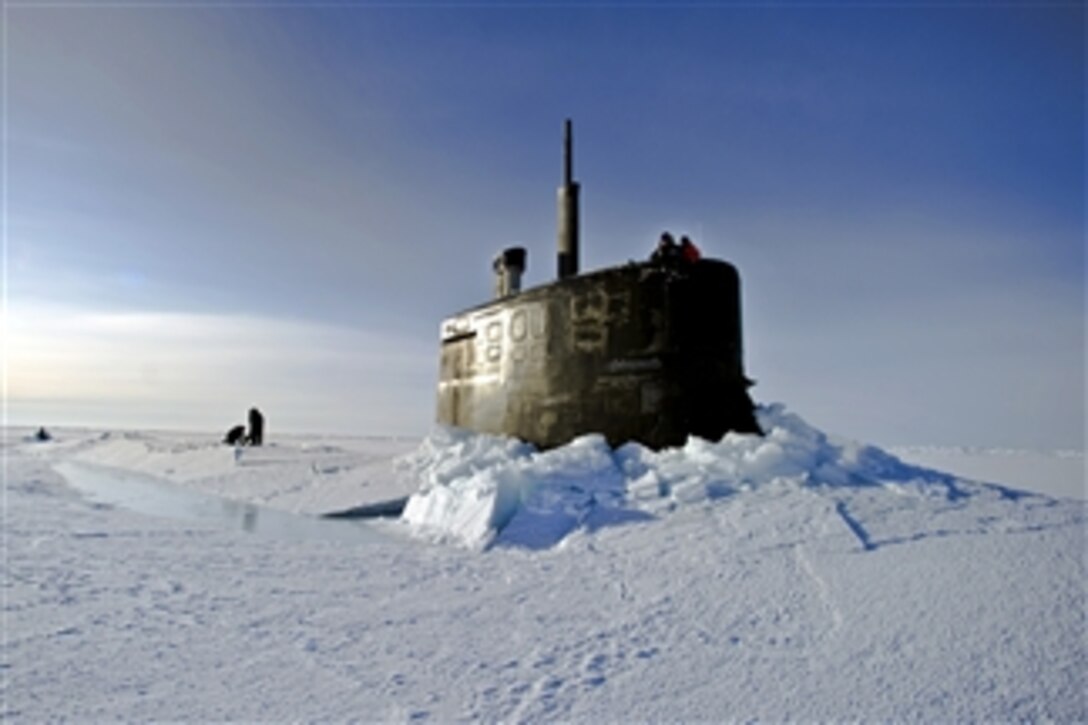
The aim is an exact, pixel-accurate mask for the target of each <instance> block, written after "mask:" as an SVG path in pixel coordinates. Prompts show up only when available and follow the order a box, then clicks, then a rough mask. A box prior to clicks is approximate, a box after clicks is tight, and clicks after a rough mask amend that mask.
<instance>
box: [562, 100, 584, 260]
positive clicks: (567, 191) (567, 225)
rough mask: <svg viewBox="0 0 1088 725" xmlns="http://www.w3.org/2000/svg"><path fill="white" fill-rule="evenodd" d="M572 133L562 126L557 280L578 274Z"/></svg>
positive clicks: (576, 210) (576, 193) (567, 126)
mask: <svg viewBox="0 0 1088 725" xmlns="http://www.w3.org/2000/svg"><path fill="white" fill-rule="evenodd" d="M573 149H574V133H573V131H572V130H571V121H570V119H569V118H568V119H567V120H566V122H565V123H564V124H563V185H562V186H560V187H559V193H558V202H559V279H564V278H566V277H573V276H575V275H576V274H578V191H579V186H578V182H577V181H575V180H574V150H573Z"/></svg>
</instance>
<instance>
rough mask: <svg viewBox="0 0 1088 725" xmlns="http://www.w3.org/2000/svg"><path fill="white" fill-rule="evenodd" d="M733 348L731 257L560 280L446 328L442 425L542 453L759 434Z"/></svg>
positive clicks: (736, 329) (737, 324) (736, 331)
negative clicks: (593, 442) (593, 441)
mask: <svg viewBox="0 0 1088 725" xmlns="http://www.w3.org/2000/svg"><path fill="white" fill-rule="evenodd" d="M741 339H742V338H741V309H740V278H739V276H738V274H737V271H736V269H735V268H734V267H733V266H732V265H731V264H728V263H727V262H722V261H718V260H702V261H699V262H695V263H684V262H671V263H657V262H646V263H641V264H635V263H632V264H629V265H627V266H624V267H616V268H612V269H606V270H602V271H599V272H595V273H591V274H585V275H580V276H574V277H568V278H565V279H561V280H559V281H557V282H554V283H552V284H548V285H544V286H541V287H536V288H533V289H529V290H526V291H524V292H521V293H518V294H514V295H511V296H509V297H505V298H503V299H499V300H495V301H493V302H491V303H488V304H485V305H481V306H479V307H475V308H472V309H470V310H466V311H465V312H462V313H461V314H458V315H456V316H454V317H451V318H449V319H447V320H446V321H444V322H443V324H442V355H441V368H440V372H439V383H438V421H439V422H440V423H443V424H446V425H452V426H458V427H461V428H467V429H470V430H474V431H479V432H484V433H495V434H502V435H510V436H516V437H518V438H521V439H523V440H526V441H529V442H531V443H534V444H536V445H537V446H539V447H541V448H551V447H555V446H559V445H562V444H564V443H567V442H569V441H570V440H572V439H573V438H576V437H577V436H579V435H583V434H585V433H594V432H595V433H602V434H604V436H605V437H606V438H607V439H608V441H609V443H611V444H612V445H620V444H622V443H625V442H627V441H638V442H641V443H643V444H645V445H648V446H650V447H653V448H664V447H668V446H675V445H682V444H683V443H684V441H685V440H686V439H687V437H688V436H689V435H697V436H700V437H703V438H708V439H718V438H720V437H721V436H722V435H723V434H725V433H726V432H727V431H738V432H750V433H758V432H759V426H758V424H757V423H756V420H755V417H754V414H753V406H752V401H751V398H750V397H749V395H748V387H749V386H750V385H751V381H749V380H748V379H747V378H746V377H745V375H744V367H743V351H742V348H741Z"/></svg>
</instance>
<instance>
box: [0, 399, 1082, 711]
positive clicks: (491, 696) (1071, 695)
mask: <svg viewBox="0 0 1088 725" xmlns="http://www.w3.org/2000/svg"><path fill="white" fill-rule="evenodd" d="M759 418H760V424H761V426H762V427H763V429H764V430H765V431H766V432H767V435H766V436H765V437H762V438H760V437H756V436H742V435H735V434H729V435H727V436H725V437H724V438H723V439H722V440H721V441H718V442H710V441H704V440H699V439H691V440H689V442H688V443H687V445H686V446H684V447H683V448H678V449H670V450H665V451H661V452H653V451H650V450H648V449H645V448H643V447H641V446H638V445H635V444H629V445H626V446H623V447H621V448H619V449H616V450H613V449H611V448H609V446H608V445H607V444H606V443H605V442H604V440H603V439H602V438H601V437H599V436H586V437H583V438H580V439H578V440H576V441H573V442H572V443H571V444H569V445H567V446H565V447H563V448H560V449H556V450H552V451H547V452H538V451H536V450H534V449H533V448H532V447H531V446H528V445H525V444H523V443H520V442H517V441H513V440H509V439H503V438H495V437H488V436H480V435H471V434H467V433H464V432H460V431H452V430H442V431H437V432H436V433H435V434H433V435H432V436H430V437H428V438H427V439H425V440H424V441H422V442H418V441H398V440H392V439H328V438H326V439H318V438H297V439H292V440H289V441H281V442H276V443H275V444H273V445H270V446H266V447H265V448H264V449H233V448H230V447H225V446H221V445H218V444H217V443H215V442H213V440H212V437H210V436H209V437H206V438H201V437H199V436H192V435H189V436H185V435H181V434H150V433H148V434H144V433H129V434H115V433H99V432H92V431H59V432H56V433H57V435H56V436H55V440H53V441H51V442H47V443H41V442H36V441H33V440H32V437H29V435H28V434H24V433H20V432H17V431H7V439H6V441H5V447H4V453H5V462H6V476H5V498H6V505H5V521H4V544H5V552H6V566H5V581H4V593H5V598H4V603H3V611H4V641H3V658H2V664H0V672H2V674H3V705H2V708H0V717H3V718H5V719H13V720H24V721H37V720H56V719H80V720H85V719H118V718H121V719H138V720H145V719H154V720H166V719H169V720H212V719H214V720H300V719H320V720H341V719H351V720H382V721H388V720H391V721H407V720H412V721H421V720H437V721H449V720H459V719H470V720H485V721H496V720H504V721H506V720H512V721H525V720H537V719H542V718H547V719H561V720H577V721H585V722H590V721H592V722H604V721H617V720H632V719H637V720H651V721H676V720H716V721H717V720H726V719H728V720H734V719H766V720H789V719H793V720H796V719H805V720H811V719H881V720H886V719H894V720H983V719H985V720H998V719H1000V720H1012V719H1016V720H1021V719H1032V720H1035V719H1052V720H1059V721H1077V720H1080V721H1083V720H1085V719H1086V718H1088V709H1086V705H1085V696H1084V692H1083V682H1084V678H1085V675H1086V673H1088V655H1086V651H1085V589H1084V581H1085V562H1084V552H1085V547H1084V545H1085V540H1084V530H1085V529H1084V524H1085V504H1084V503H1083V501H1077V500H1071V499H1063V498H1055V497H1051V496H1046V495H1041V494H1037V493H1027V492H1024V491H1020V490H1015V489H1013V488H1011V487H1008V486H1006V485H999V484H997V483H982V482H976V481H968V480H963V479H960V478H957V477H955V476H952V475H949V474H946V473H941V472H938V471H934V470H931V469H926V468H921V467H918V466H913V465H909V464H906V463H904V462H902V461H901V460H899V459H898V458H896V457H894V456H892V455H891V454H889V453H887V452H884V451H882V450H880V449H877V448H875V447H872V446H866V445H861V444H857V443H853V442H849V441H841V440H837V439H834V438H833V437H830V436H828V435H826V434H824V433H822V432H821V431H819V430H816V429H815V428H813V427H811V426H809V425H808V424H806V423H805V422H804V421H802V420H801V419H800V418H799V417H797V416H796V415H793V414H791V413H789V412H787V411H786V410H784V409H783V408H782V407H781V406H771V407H767V408H762V409H760V411H759ZM24 435H26V436H27V437H26V438H25V439H24ZM1079 460H1080V462H1081V463H1083V457H1081V458H1080V459H1079ZM58 470H59V471H60V472H61V473H63V476H62V475H61V473H58ZM65 477H67V479H66V478H65ZM92 482H93V485H92ZM124 486H128V488H127V489H125V490H128V491H132V490H137V491H144V492H150V491H152V490H153V489H154V490H160V491H161V490H163V489H164V488H165V489H166V490H169V491H170V492H172V494H176V495H180V494H184V495H185V496H193V497H199V498H200V500H201V501H202V502H203V503H204V504H207V502H209V501H210V502H212V504H211V508H212V509H213V510H214V513H215V516H207V515H205V514H206V512H205V513H204V514H201V515H200V516H197V517H195V518H193V519H191V520H187V521H183V520H179V519H180V518H181V516H180V513H179V511H177V510H163V511H161V512H160V513H159V515H158V516H150V515H147V514H146V513H139V512H137V511H133V510H130V509H133V508H137V509H138V508H140V506H138V505H136V504H132V505H129V504H128V503H126V502H125V500H124V499H123V498H121V497H119V496H118V495H117V494H116V491H115V492H114V494H112V495H113V498H110V495H111V494H110V493H109V491H108V490H107V489H110V488H111V487H113V488H114V489H116V490H121V489H122V488H124ZM133 487H135V488H133ZM141 487H142V488H141ZM156 487H157V488H156ZM140 495H142V496H145V497H152V494H151V493H144V494H140ZM399 496H410V498H409V499H408V502H407V505H406V507H405V509H404V513H403V515H402V517H401V518H399V519H396V520H388V521H381V522H365V523H343V522H333V521H318V520H316V519H315V517H314V515H315V514H321V513H326V512H329V511H334V510H338V509H344V508H349V507H352V506H356V505H359V504H362V503H371V502H376V501H380V500H385V499H390V498H396V497H399ZM167 500H169V501H171V502H176V501H178V500H180V499H177V498H170V499H167ZM145 503H146V502H145ZM170 505H171V506H175V507H180V504H177V503H171V504H170ZM270 512H274V513H275V514H276V516H278V517H280V519H277V520H280V521H282V522H283V525H282V529H280V528H277V529H271V530H268V531H267V534H268V535H262V534H261V532H262V529H261V528H260V527H259V526H257V525H256V524H255V522H257V521H259V520H261V519H262V517H266V518H267V517H269V516H270V515H271V513H270ZM292 515H293V517H294V519H292ZM216 516H218V519H217V518H216ZM292 520H297V522H305V523H306V526H301V525H299V526H298V527H293V526H292V524H291V521H292ZM225 521H228V522H229V521H237V522H240V525H238V526H234V527H233V528H228V526H229V524H224V522H225ZM315 523H316V524H317V526H316V529H315V528H314V527H313V526H312V525H313V524H315ZM334 526H339V527H354V528H352V529H350V531H351V532H355V533H364V534H365V535H361V536H358V537H355V538H351V537H341V536H335V537H332V536H323V535H319V534H318V535H313V536H311V535H310V534H309V533H304V534H303V535H302V536H301V538H300V537H299V536H297V535H296V536H293V537H286V536H282V535H281V533H282V531H284V530H288V531H289V530H292V528H295V532H296V534H297V533H298V532H299V531H304V532H310V531H315V530H316V531H318V532H328V531H332V530H334V529H329V528H325V527H334ZM247 529H248V531H247ZM335 530H336V531H339V532H347V531H349V529H344V528H340V529H335ZM249 531H256V532H257V535H253V534H251V533H249Z"/></svg>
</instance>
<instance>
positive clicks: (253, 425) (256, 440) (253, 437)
mask: <svg viewBox="0 0 1088 725" xmlns="http://www.w3.org/2000/svg"><path fill="white" fill-rule="evenodd" d="M246 442H247V443H249V445H251V446H259V445H261V444H262V443H264V416H263V415H261V411H259V410H257V409H256V408H250V409H249V435H247V436H246Z"/></svg>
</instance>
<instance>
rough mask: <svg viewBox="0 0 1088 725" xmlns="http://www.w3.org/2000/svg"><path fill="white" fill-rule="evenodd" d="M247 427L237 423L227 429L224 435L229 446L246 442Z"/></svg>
mask: <svg viewBox="0 0 1088 725" xmlns="http://www.w3.org/2000/svg"><path fill="white" fill-rule="evenodd" d="M245 438H246V427H245V426H244V425H236V426H234V427H233V428H231V429H230V430H228V431H227V435H226V436H224V437H223V442H224V443H226V444H227V445H228V446H236V445H239V444H241V443H245V442H246V441H245Z"/></svg>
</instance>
